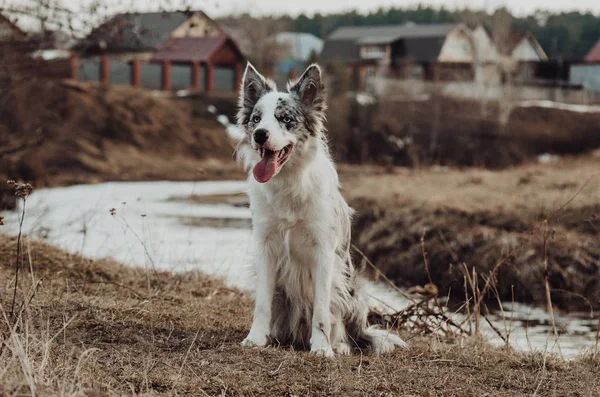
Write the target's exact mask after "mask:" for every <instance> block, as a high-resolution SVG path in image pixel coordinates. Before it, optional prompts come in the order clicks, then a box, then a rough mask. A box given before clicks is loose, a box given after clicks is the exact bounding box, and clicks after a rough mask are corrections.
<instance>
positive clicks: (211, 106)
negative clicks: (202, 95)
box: [206, 105, 217, 114]
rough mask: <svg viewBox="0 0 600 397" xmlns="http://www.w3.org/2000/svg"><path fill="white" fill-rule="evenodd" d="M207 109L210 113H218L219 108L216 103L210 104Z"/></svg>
mask: <svg viewBox="0 0 600 397" xmlns="http://www.w3.org/2000/svg"><path fill="white" fill-rule="evenodd" d="M206 109H207V110H208V112H209V113H212V114H215V113H217V108H216V107H215V105H208V107H207V108H206Z"/></svg>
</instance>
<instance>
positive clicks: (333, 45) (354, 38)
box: [321, 24, 460, 62]
mask: <svg viewBox="0 0 600 397" xmlns="http://www.w3.org/2000/svg"><path fill="white" fill-rule="evenodd" d="M459 26H460V25H457V24H429V25H415V24H404V25H387V26H346V27H341V28H338V29H337V30H335V31H334V32H333V33H332V34H331V35H330V36H329V37H328V38H327V41H326V42H325V46H324V47H323V52H322V53H321V61H322V62H331V61H333V60H336V59H337V60H342V61H344V62H358V61H360V60H361V59H360V54H359V46H360V45H366V44H390V43H394V42H398V41H402V42H403V44H402V45H403V46H404V51H403V55H402V57H401V58H402V59H411V60H414V61H434V60H435V59H437V57H438V56H439V53H440V50H441V49H442V45H443V44H444V40H445V39H446V36H447V35H448V33H450V32H451V31H453V30H454V29H456V28H457V27H459ZM397 59H400V57H397Z"/></svg>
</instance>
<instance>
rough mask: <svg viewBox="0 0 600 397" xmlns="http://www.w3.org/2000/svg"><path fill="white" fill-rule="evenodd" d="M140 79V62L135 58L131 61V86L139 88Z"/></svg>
mask: <svg viewBox="0 0 600 397" xmlns="http://www.w3.org/2000/svg"><path fill="white" fill-rule="evenodd" d="M141 83H142V78H141V75H140V60H139V59H137V58H135V59H134V60H133V61H131V85H132V86H134V87H139V86H141V85H142V84H141Z"/></svg>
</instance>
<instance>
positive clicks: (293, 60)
mask: <svg viewBox="0 0 600 397" xmlns="http://www.w3.org/2000/svg"><path fill="white" fill-rule="evenodd" d="M269 39H270V40H273V41H274V42H275V43H277V44H278V47H279V48H280V49H281V51H280V52H281V53H280V54H278V57H277V58H278V60H277V61H276V63H275V65H273V67H272V70H274V72H275V76H273V77H274V78H275V80H278V78H277V77H278V76H279V77H280V79H281V80H282V81H283V80H287V79H290V78H292V79H293V78H295V77H297V74H298V73H301V72H302V70H303V69H304V68H305V67H306V66H307V63H308V62H310V61H311V60H313V61H314V60H316V57H318V55H319V54H320V53H321V51H322V50H323V40H321V39H320V38H318V37H317V36H315V35H313V34H310V33H297V32H280V33H277V34H275V35H273V36H271V37H270V38H269Z"/></svg>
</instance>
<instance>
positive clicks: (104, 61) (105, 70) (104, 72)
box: [100, 55, 110, 87]
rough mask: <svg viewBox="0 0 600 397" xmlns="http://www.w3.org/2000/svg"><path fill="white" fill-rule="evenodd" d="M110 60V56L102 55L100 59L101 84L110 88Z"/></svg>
mask: <svg viewBox="0 0 600 397" xmlns="http://www.w3.org/2000/svg"><path fill="white" fill-rule="evenodd" d="M108 65H109V59H108V55H102V58H101V59H100V84H102V85H103V86H105V87H108V84H109V83H110V71H109V66H108Z"/></svg>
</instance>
